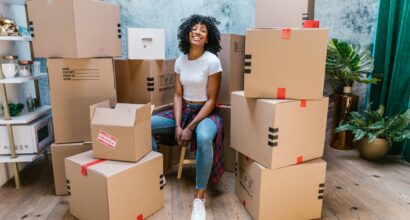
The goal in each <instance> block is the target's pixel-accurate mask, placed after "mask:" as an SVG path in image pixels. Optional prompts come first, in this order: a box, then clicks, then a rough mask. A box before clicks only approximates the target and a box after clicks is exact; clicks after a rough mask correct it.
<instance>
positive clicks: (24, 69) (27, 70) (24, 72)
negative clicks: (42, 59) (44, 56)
mask: <svg viewBox="0 0 410 220" xmlns="http://www.w3.org/2000/svg"><path fill="white" fill-rule="evenodd" d="M18 63H19V76H22V77H27V76H31V65H32V64H33V62H32V61H30V60H20V61H19V62H18Z"/></svg>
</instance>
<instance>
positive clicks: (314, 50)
mask: <svg viewBox="0 0 410 220" xmlns="http://www.w3.org/2000/svg"><path fill="white" fill-rule="evenodd" d="M328 32H329V30H328V29H321V28H307V29H298V28H293V29H279V28H272V29H249V30H248V31H247V33H246V49H245V96H246V97H250V98H275V99H321V98H322V97H323V87H324V81H325V65H326V48H327V38H328Z"/></svg>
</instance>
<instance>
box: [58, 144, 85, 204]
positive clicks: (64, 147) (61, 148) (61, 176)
mask: <svg viewBox="0 0 410 220" xmlns="http://www.w3.org/2000/svg"><path fill="white" fill-rule="evenodd" d="M89 150H91V143H90V142H88V143H72V144H55V143H54V144H52V145H51V158H52V161H53V173H54V186H55V189H56V195H58V196H60V195H66V194H67V187H66V177H65V167H64V159H65V158H66V157H70V156H73V155H76V154H79V153H82V152H85V151H89Z"/></svg>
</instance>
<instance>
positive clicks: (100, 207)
mask: <svg viewBox="0 0 410 220" xmlns="http://www.w3.org/2000/svg"><path fill="white" fill-rule="evenodd" d="M65 167H66V171H67V188H68V189H69V197H68V200H69V203H70V212H71V214H72V215H74V216H75V217H77V218H79V219H84V220H86V219H99V220H104V219H107V220H108V219H138V220H139V219H144V218H147V217H149V216H150V215H152V214H153V213H155V212H156V211H158V210H160V209H161V208H162V207H163V206H164V192H163V188H164V185H165V178H164V176H163V171H162V155H161V154H160V153H157V152H150V153H149V154H147V155H146V156H145V157H143V158H142V159H141V160H139V161H138V162H137V163H127V162H119V161H109V160H96V159H94V158H93V155H92V152H91V151H88V152H84V153H82V154H78V155H76V156H73V157H69V158H66V160H65Z"/></svg>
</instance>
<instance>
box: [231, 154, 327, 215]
mask: <svg viewBox="0 0 410 220" xmlns="http://www.w3.org/2000/svg"><path fill="white" fill-rule="evenodd" d="M238 171H239V172H238ZM325 174H326V162H325V161H323V160H322V159H315V160H311V161H307V162H304V163H301V164H297V165H292V166H287V167H283V168H279V169H273V170H270V169H267V168H266V167H264V166H262V165H260V164H258V163H257V162H255V161H253V160H251V159H249V158H247V157H245V156H244V155H242V154H239V157H238V158H237V166H236V180H235V193H236V195H237V196H238V198H239V200H240V201H241V202H242V205H243V206H244V207H245V208H246V209H247V210H248V212H249V214H250V215H251V216H252V218H253V219H317V218H320V216H321V213H322V204H323V194H324V187H325V184H324V183H325Z"/></svg>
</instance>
